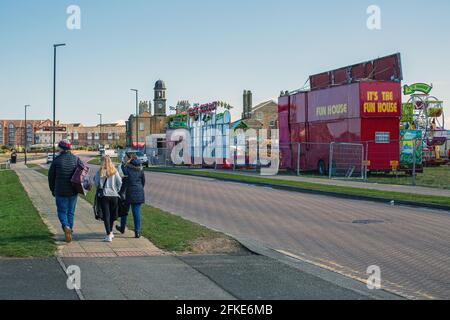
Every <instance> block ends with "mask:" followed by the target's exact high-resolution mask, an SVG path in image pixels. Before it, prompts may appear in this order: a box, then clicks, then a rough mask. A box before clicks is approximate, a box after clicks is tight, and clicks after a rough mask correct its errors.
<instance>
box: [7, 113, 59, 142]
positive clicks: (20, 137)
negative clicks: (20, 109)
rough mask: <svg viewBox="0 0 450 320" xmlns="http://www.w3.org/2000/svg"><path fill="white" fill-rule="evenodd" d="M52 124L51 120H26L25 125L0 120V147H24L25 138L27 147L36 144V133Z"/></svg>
mask: <svg viewBox="0 0 450 320" xmlns="http://www.w3.org/2000/svg"><path fill="white" fill-rule="evenodd" d="M52 124H53V122H52V121H51V120H27V123H26V125H25V121H24V120H0V145H6V146H9V147H23V146H25V136H26V137H27V140H28V142H27V145H28V146H31V145H34V144H37V143H38V141H37V140H38V137H37V135H36V133H37V132H39V131H40V130H42V128H44V127H47V126H52ZM25 128H26V129H25ZM25 130H26V131H25ZM25 132H26V135H25Z"/></svg>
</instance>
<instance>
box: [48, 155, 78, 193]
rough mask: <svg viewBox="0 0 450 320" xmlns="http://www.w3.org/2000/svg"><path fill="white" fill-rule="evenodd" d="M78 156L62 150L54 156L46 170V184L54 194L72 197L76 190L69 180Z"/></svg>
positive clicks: (75, 166)
mask: <svg viewBox="0 0 450 320" xmlns="http://www.w3.org/2000/svg"><path fill="white" fill-rule="evenodd" d="M77 161H78V158H77V157H76V156H74V155H73V154H72V153H70V152H62V153H61V154H60V155H59V156H57V157H56V158H55V160H54V161H53V162H52V165H51V166H50V170H49V172H48V185H49V187H50V190H51V192H52V194H53V195H54V196H58V197H73V196H75V195H77V191H76V190H75V189H74V187H73V186H72V183H71V182H70V180H71V179H72V176H73V174H74V172H75V170H76V168H77Z"/></svg>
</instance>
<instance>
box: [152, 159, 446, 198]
mask: <svg viewBox="0 0 450 320" xmlns="http://www.w3.org/2000/svg"><path fill="white" fill-rule="evenodd" d="M147 170H149V171H154V172H166V173H180V174H187V175H192V176H200V177H206V178H219V179H227V180H231V181H236V182H245V183H265V184H270V185H275V186H289V187H296V188H301V189H308V190H315V191H328V192H335V193H339V194H347V195H352V196H365V197H371V198H381V199H389V200H397V201H414V202H420V203H425V204H438V205H450V197H441V196H431V195H420V194H410V193H402V192H391V191H382V190H374V189H362V188H353V187H341V186H333V185H326V184H320V183H311V182H303V181H290V180H279V179H271V178H266V177H262V176H244V175H238V174H232V173H222V172H209V171H197V170H191V169H178V168H176V169H173V168H150V169H147Z"/></svg>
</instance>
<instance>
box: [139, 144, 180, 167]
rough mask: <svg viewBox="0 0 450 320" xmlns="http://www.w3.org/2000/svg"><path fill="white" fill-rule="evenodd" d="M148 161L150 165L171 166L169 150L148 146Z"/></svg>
mask: <svg viewBox="0 0 450 320" xmlns="http://www.w3.org/2000/svg"><path fill="white" fill-rule="evenodd" d="M146 154H147V158H148V163H149V165H151V166H173V165H174V163H173V161H172V157H171V150H170V149H168V148H148V149H147V150H146Z"/></svg>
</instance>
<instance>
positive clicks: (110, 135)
mask: <svg viewBox="0 0 450 320" xmlns="http://www.w3.org/2000/svg"><path fill="white" fill-rule="evenodd" d="M112 139H113V133H112V132H109V133H108V140H112Z"/></svg>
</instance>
